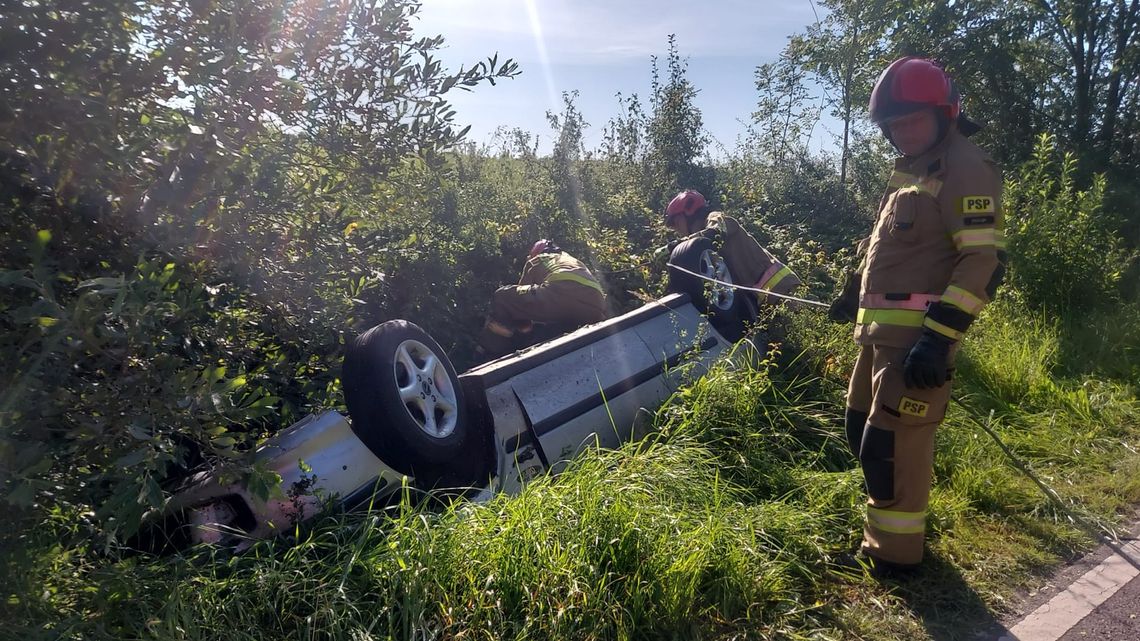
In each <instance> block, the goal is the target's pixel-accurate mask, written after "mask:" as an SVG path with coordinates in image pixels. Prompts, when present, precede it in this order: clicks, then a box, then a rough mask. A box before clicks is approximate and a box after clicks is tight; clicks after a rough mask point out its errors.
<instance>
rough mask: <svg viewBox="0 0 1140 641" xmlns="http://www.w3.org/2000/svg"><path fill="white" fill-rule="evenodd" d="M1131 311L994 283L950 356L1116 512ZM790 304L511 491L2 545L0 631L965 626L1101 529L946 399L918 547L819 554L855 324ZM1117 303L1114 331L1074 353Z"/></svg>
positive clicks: (438, 632) (963, 376)
mask: <svg viewBox="0 0 1140 641" xmlns="http://www.w3.org/2000/svg"><path fill="white" fill-rule="evenodd" d="M1138 317H1140V315H1138V314H1136V313H1135V310H1132V311H1131V312H1130V313H1126V312H1121V313H1120V315H1119V317H1116V318H1113V319H1102V321H1098V324H1097V326H1096V327H1071V326H1064V325H1061V324H1058V323H1051V322H1049V321H1048V320H1047V319H1042V318H1034V317H1031V316H1026V315H1024V314H1019V313H1017V310H1015V309H1013V308H1012V307H1001V306H999V307H995V308H993V309H990V310H988V311H987V313H986V314H985V315H984V317H983V319H982V320H981V321H980V322H979V326H978V327H977V328H976V331H974V332H973V334H974V335H973V336H972V337H971V339H970V340H969V345H968V347H967V349H966V350H965V352H964V354H963V355H962V358H961V362H960V366H959V370H958V381H959V383H958V391H957V395H958V396H960V397H961V398H962V399H963V400H964V402H965V404H966V405H967V406H969V407H970V408H971V413H972V415H973V416H975V417H980V418H981V420H984V421H990V424H991V425H992V427H993V428H994V429H995V430H997V431H998V432H999V433H1000V434H1001V435H1002V438H1003V440H1004V441H1005V442H1006V443H1007V444H1009V446H1010V447H1011V448H1013V449H1014V450H1015V451H1016V452H1017V454H1018V456H1019V457H1021V458H1023V459H1024V460H1025V461H1026V462H1028V464H1029V465H1031V466H1032V467H1033V469H1034V470H1035V471H1036V473H1037V474H1039V475H1040V476H1041V477H1042V478H1043V479H1044V480H1045V481H1046V482H1047V483H1049V484H1050V485H1052V486H1053V487H1054V488H1055V489H1056V490H1057V492H1058V493H1059V494H1060V495H1061V496H1062V497H1064V499H1065V500H1066V501H1068V502H1070V503H1071V504H1070V506H1069V509H1070V510H1072V511H1076V512H1077V513H1079V514H1081V515H1082V516H1084V517H1085V518H1087V519H1089V520H1092V521H1094V522H1096V523H1099V524H1101V525H1102V526H1103V527H1105V528H1106V529H1107V528H1111V527H1112V526H1113V525H1114V524H1116V523H1117V522H1118V519H1119V518H1121V515H1122V514H1124V513H1125V511H1126V509H1127V507H1128V506H1130V505H1133V504H1135V503H1137V502H1140V480H1138V479H1140V474H1138V472H1140V454H1138V453H1137V451H1136V449H1135V448H1136V447H1137V445H1138V444H1140V405H1138V403H1137V400H1136V389H1135V387H1134V384H1133V383H1130V382H1129V381H1130V378H1129V377H1130V376H1132V374H1133V373H1134V371H1135V370H1134V367H1135V366H1134V364H1133V362H1132V360H1134V359H1133V356H1134V355H1135V353H1136V352H1135V349H1136V347H1137V344H1136V343H1135V342H1133V341H1134V339H1135V337H1136V336H1138V335H1140V332H1138V331H1137V327H1136V323H1137V321H1136V320H1135V319H1137V318H1138ZM792 325H793V326H792V328H791V330H790V331H791V333H790V336H791V337H792V340H789V342H788V344H787V345H786V346H785V348H784V353H783V354H778V355H773V356H772V360H771V361H768V362H765V363H762V364H760V365H758V366H756V367H752V368H739V367H733V366H731V365H728V364H725V365H723V366H721V367H718V368H717V369H715V370H714V371H713V372H712V373H711V374H710V375H708V376H706V377H705V378H704V379H702V380H701V381H699V382H698V383H696V384H694V385H693V386H691V387H689V388H687V389H685V390H683V391H682V392H679V393H678V394H677V396H676V397H675V399H674V401H673V402H672V403H670V404H669V405H667V406H666V407H664V408H662V410H661V411H660V412H659V414H658V420H657V423H658V427H659V432H658V433H656V434H655V435H654V436H653V437H651V438H650V439H649V440H647V441H643V442H640V443H633V444H630V445H628V446H626V447H625V448H623V449H620V450H618V451H612V452H599V453H596V454H591V455H588V456H584V457H582V458H580V459H579V460H577V461H575V462H574V463H573V464H571V465H570V466H569V467H568V469H567V470H566V471H565V472H564V473H563V474H562V475H560V476H558V477H556V478H544V479H539V480H537V481H536V482H534V483H532V484H531V485H529V486H528V487H527V489H526V490H525V491H524V492H523V493H522V494H521V495H519V496H516V497H498V498H496V499H494V500H493V501H491V502H490V503H487V504H483V505H470V504H455V505H453V506H451V507H450V508H448V509H444V510H442V511H440V510H426V509H422V508H413V507H410V506H409V504H408V503H405V504H404V505H402V506H398V507H396V508H393V509H391V510H388V511H376V512H372V513H368V514H356V515H341V516H335V517H329V518H327V519H324V520H322V521H320V522H319V523H317V524H316V525H315V526H313V527H312V528H310V529H306V530H304V531H299V532H297V533H296V536H295V537H293V539H294V540H291V541H287V540H283V539H279V540H274V541H267V542H264V543H261V544H259V545H257V546H256V547H255V548H254V549H253V551H252V552H250V553H247V554H245V555H242V556H239V557H234V556H230V555H227V554H225V553H223V552H220V551H214V550H210V549H200V550H197V551H196V552H195V553H194V554H192V555H190V556H187V557H184V558H176V559H162V560H155V559H138V558H136V559H127V560H120V561H113V560H108V559H99V558H95V557H93V556H91V555H89V554H86V553H85V552H84V550H82V549H62V548H60V547H52V546H50V545H36V544H34V543H29V545H28V546H27V548H26V549H23V550H21V551H20V552H18V553H16V552H14V551H8V553H7V556H6V561H5V564H6V566H7V568H8V570H9V571H10V572H11V575H12V576H14V577H16V578H17V580H16V581H14V582H13V583H12V584H11V585H13V586H15V587H13V588H9V590H11V593H10V594H6V595H4V597H5V599H4V600H3V601H2V603H3V605H2V606H0V607H2V608H3V616H4V620H5V621H7V622H9V623H8V624H7V625H6V626H5V630H4V632H3V634H12V635H13V638H20V639H25V640H28V639H37V638H77V639H78V638H83V639H90V638H106V639H112V638H114V639H124V638H148V639H149V638H157V639H172V638H179V639H281V638H303V639H310V638H312V639H387V638H395V639H487V640H490V639H666V638H668V639H675V638H681V639H686V638H691V639H736V638H789V639H800V638H805V639H806V638H813V639H849V638H864V639H898V638H935V639H966V638H972V637H973V636H974V632H975V631H976V630H977V629H979V628H980V627H982V626H985V625H987V624H988V623H989V622H990V621H991V618H992V617H993V616H994V615H995V614H997V613H1001V612H1003V611H1004V610H1005V609H1006V608H1007V607H1008V606H1007V604H1008V603H1009V600H1010V599H1011V598H1012V597H1013V596H1014V595H1015V594H1016V592H1017V590H1018V589H1020V588H1024V587H1027V586H1030V585H1033V584H1035V583H1039V582H1040V581H1041V580H1042V578H1041V577H1043V576H1044V575H1045V573H1047V572H1048V571H1049V570H1050V569H1051V568H1053V567H1055V566H1056V565H1058V564H1059V563H1061V562H1063V561H1064V560H1066V559H1070V558H1073V557H1074V556H1076V555H1078V554H1080V553H1081V552H1082V551H1084V550H1087V549H1089V547H1090V546H1091V545H1092V542H1093V540H1092V538H1091V537H1090V536H1089V535H1088V534H1086V533H1083V532H1081V531H1080V530H1079V529H1078V528H1077V527H1075V526H1074V523H1073V522H1072V521H1071V520H1070V518H1069V514H1068V511H1067V510H1062V509H1059V508H1058V507H1057V506H1055V505H1054V504H1052V503H1051V502H1049V501H1048V500H1047V499H1046V498H1045V497H1044V496H1043V495H1042V494H1041V493H1040V492H1039V491H1038V490H1037V489H1036V488H1035V487H1034V486H1033V484H1032V483H1031V482H1029V481H1028V480H1026V479H1025V478H1023V477H1022V476H1021V475H1020V474H1019V473H1018V472H1017V471H1016V470H1014V469H1013V468H1012V467H1011V466H1009V465H1008V464H1007V462H1006V461H1005V459H1004V458H1003V454H1002V453H1001V451H1000V450H999V449H998V448H997V447H996V446H995V445H994V444H993V443H992V442H991V441H990V440H989V439H988V438H987V437H986V436H985V435H984V434H983V433H982V432H981V431H980V430H979V429H978V428H977V427H976V426H975V425H974V424H973V423H972V422H971V420H970V419H969V418H968V416H967V411H966V410H965V409H964V408H963V407H961V406H955V407H954V408H952V410H951V412H950V414H949V416H948V419H947V421H946V423H945V425H944V428H943V429H942V430H941V431H940V434H939V440H938V449H937V454H936V461H935V476H936V487H935V490H934V492H933V498H932V506H931V515H932V516H931V519H930V532H929V535H928V538H929V558H928V562H927V564H926V566H925V568H924V569H923V570H922V571H921V572H920V573H919V574H918V575H917V576H915V577H913V578H911V579H909V580H906V581H901V582H887V583H880V582H877V581H875V580H872V579H871V578H869V577H866V576H862V575H859V574H853V573H851V572H850V571H845V570H841V569H839V568H838V567H836V566H834V565H832V564H831V559H832V558H833V557H834V555H836V554H837V553H841V552H844V551H848V550H852V549H854V548H855V546H856V545H857V542H858V539H859V536H860V528H861V522H862V510H863V492H862V479H861V476H860V473H859V471H858V469H856V468H855V467H854V462H853V460H852V458H851V456H850V454H849V453H848V452H847V450H846V445H845V444H844V442H843V438H842V427H841V425H840V417H841V415H842V395H843V387H844V384H845V383H844V380H845V376H846V371H847V369H848V368H849V366H850V364H851V359H852V358H853V355H854V350H853V349H852V346H851V345H850V339H849V335H848V333H847V332H848V330H847V329H846V328H839V327H836V326H833V325H828V324H825V323H824V322H823V321H821V320H819V319H818V318H816V317H812V316H809V315H804V316H802V317H800V318H797V319H795V320H794V322H793V323H792ZM1108 328H1112V336H1115V337H1119V340H1120V347H1119V349H1116V350H1113V351H1106V350H1103V349H1097V350H1096V356H1095V360H1094V361H1089V362H1084V361H1083V360H1082V356H1081V355H1082V353H1085V351H1086V350H1089V349H1091V348H1090V347H1089V346H1091V345H1100V343H1098V342H1097V341H1096V340H1095V335H1096V333H1097V332H1106V331H1108ZM796 344H799V345H807V346H810V348H808V349H806V350H804V349H799V348H796V347H795V345H796ZM792 354H796V356H794V357H793V356H792ZM991 413H992V414H991ZM65 523H66V519H65V518H63V517H62V516H61V519H60V527H64V525H63V524H65ZM41 534H42V535H43V536H42V538H43V539H44V540H49V539H50V538H51V536H50V533H48V532H47V531H46V530H45V531H44V532H41Z"/></svg>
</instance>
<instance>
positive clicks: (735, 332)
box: [668, 236, 757, 342]
mask: <svg viewBox="0 0 1140 641" xmlns="http://www.w3.org/2000/svg"><path fill="white" fill-rule="evenodd" d="M669 264H670V265H671V266H677V267H681V268H683V269H686V270H688V271H691V272H696V273H698V274H701V275H702V276H704V277H706V278H715V279H717V280H719V281H723V282H725V283H730V284H736V283H735V281H734V280H733V278H732V273H731V271H730V270H729V268H728V264H727V263H726V262H725V260H724V258H723V257H722V256H720V254H718V253H717V251H716V249H715V247H713V243H712V241H710V240H709V239H707V238H704V237H702V236H697V237H695V238H690V239H688V240H685V241H683V242H681V243H680V244H678V245H677V246H676V247H674V248H673V252H672V254H671V255H670V256H669ZM668 291H669V293H685V294H688V295H689V299H690V300H691V301H692V302H693V305H694V306H696V308H697V309H698V310H700V312H701V313H702V314H705V315H706V316H707V317H708V319H709V323H710V324H711V325H712V326H713V328H714V329H716V330H717V332H719V333H720V335H721V336H724V338H726V339H727V340H729V341H732V342H736V341H738V340H740V339H741V338H743V337H744V335H745V333H746V332H747V330H748V325H749V324H750V323H752V322H753V321H755V320H756V316H757V307H756V299H755V296H754V295H753V294H752V292H749V291H744V290H739V289H735V288H732V287H726V286H723V285H717V284H714V283H709V282H708V281H706V280H704V279H702V278H699V277H697V276H694V275H692V274H689V273H686V272H683V271H680V270H678V269H670V270H669V284H668Z"/></svg>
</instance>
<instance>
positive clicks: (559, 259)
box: [519, 252, 605, 294]
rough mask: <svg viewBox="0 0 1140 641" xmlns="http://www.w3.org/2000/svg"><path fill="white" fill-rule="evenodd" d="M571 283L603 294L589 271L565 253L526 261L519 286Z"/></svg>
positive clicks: (541, 256)
mask: <svg viewBox="0 0 1140 641" xmlns="http://www.w3.org/2000/svg"><path fill="white" fill-rule="evenodd" d="M557 282H571V283H577V284H578V285H582V286H584V287H589V288H590V289H596V290H598V292H599V293H602V294H604V293H605V292H603V290H602V286H601V285H599V284H598V281H597V279H596V278H594V275H593V274H591V273H590V270H589V269H588V268H587V267H586V266H585V265H584V264H582V261H580V260H578V259H577V258H574V257H573V256H571V255H570V254H567V253H566V252H557V253H554V252H550V253H545V254H539V255H537V256H535V257H534V258H531V259H530V260H528V261H526V266H525V267H523V273H522V278H521V279H519V285H541V284H542V283H557Z"/></svg>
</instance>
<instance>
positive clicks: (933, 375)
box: [903, 328, 952, 389]
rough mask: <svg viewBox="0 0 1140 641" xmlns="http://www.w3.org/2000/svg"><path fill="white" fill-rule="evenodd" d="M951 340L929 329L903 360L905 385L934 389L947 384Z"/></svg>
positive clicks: (924, 331) (923, 331)
mask: <svg viewBox="0 0 1140 641" xmlns="http://www.w3.org/2000/svg"><path fill="white" fill-rule="evenodd" d="M951 344H952V343H951V342H950V340H949V339H947V338H944V337H942V336H940V335H939V334H937V333H935V332H934V331H932V330H929V329H925V328H924V329H923V330H922V336H920V337H919V338H918V341H917V342H916V343H915V344H914V346H913V347H911V348H910V352H909V353H907V355H906V359H904V360H903V383H904V384H905V385H906V386H907V387H909V388H912V389H913V388H917V389H933V388H935V387H942V386H943V385H945V384H946V379H947V377H948V371H949V369H950V345H951Z"/></svg>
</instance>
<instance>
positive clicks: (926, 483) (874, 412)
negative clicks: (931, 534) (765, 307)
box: [846, 58, 1005, 573]
mask: <svg viewBox="0 0 1140 641" xmlns="http://www.w3.org/2000/svg"><path fill="white" fill-rule="evenodd" d="M870 115H871V120H872V121H873V122H875V123H876V124H878V125H879V126H880V127H881V128H882V130H883V133H884V135H885V136H886V137H887V139H888V140H890V142H891V143H892V144H893V145H894V146H895V148H896V149H898V151H899V152H901V153H902V157H901V158H899V159H898V160H896V161H895V166H894V171H893V173H892V174H891V177H890V181H889V184H888V187H887V191H886V193H885V194H884V195H883V198H882V200H881V201H880V202H879V212H878V219H877V221H876V222H875V227H874V231H873V232H872V234H871V237H870V239H869V245H868V246H867V253H866V256H865V258H864V266H863V271H862V283H861V288H860V292H859V308H858V315H857V318H856V325H855V341H856V342H857V343H858V344H859V345H860V346H861V351H860V352H859V357H858V361H857V362H856V364H855V369H854V371H853V372H852V375H851V383H850V387H849V388H848V393H847V411H846V431H847V440H848V443H849V444H850V446H851V449H852V451H853V452H854V453H855V454H857V455H858V457H859V461H860V462H861V464H862V467H863V475H864V479H865V480H866V485H867V493H868V495H869V500H868V504H867V520H866V523H865V526H864V531H863V544H862V547H861V553H862V555H863V556H865V557H866V558H867V561H868V562H869V563H870V564H871V565H872V568H873V569H875V570H880V571H882V572H885V573H890V572H894V571H898V570H906V569H910V568H913V567H915V566H917V565H918V564H919V563H920V562H921V561H922V554H923V539H924V531H925V525H926V509H927V504H928V500H929V495H930V485H931V476H932V465H933V458H934V433H935V430H936V429H937V427H938V425H939V424H940V423H941V421H942V419H943V417H944V415H945V413H946V405H947V403H948V401H949V399H950V375H951V372H952V371H953V362H954V354H955V352H956V351H957V346H958V344H959V341H961V340H962V337H963V335H964V334H965V332H966V330H967V329H968V328H969V327H970V323H972V322H973V320H974V318H975V317H976V316H977V315H978V312H979V311H981V309H982V306H983V305H985V304H986V303H987V302H988V301H989V300H990V299H991V298H992V297H993V296H994V293H995V291H996V289H997V287H998V285H999V284H1000V282H1001V278H1002V274H1003V272H1004V267H1003V264H1004V262H1005V253H1004V240H1003V236H1002V209H1001V197H1002V193H1001V190H1002V183H1001V178H1000V176H999V173H998V169H997V167H996V166H995V165H994V162H993V161H992V160H991V159H990V157H989V156H987V155H986V153H985V152H983V151H982V150H981V149H979V148H978V147H977V146H975V145H974V144H973V143H971V142H970V141H969V140H967V139H966V136H968V135H970V134H972V133H974V132H976V131H977V130H978V126H977V125H975V124H974V123H973V122H971V121H969V120H967V119H966V118H965V117H964V116H962V115H961V102H960V98H959V96H958V92H957V90H956V89H955V88H954V85H953V83H952V81H951V80H950V78H949V77H948V76H947V75H946V73H945V72H944V71H943V70H942V68H941V67H939V66H938V65H937V64H936V63H934V62H932V61H930V60H926V59H921V58H902V59H900V60H897V61H895V62H894V63H892V64H891V65H890V66H889V67H887V69H886V70H885V71H884V72H883V73H882V75H881V76H879V79H878V81H877V82H876V83H875V87H874V90H873V92H872V94H871V103H870Z"/></svg>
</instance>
